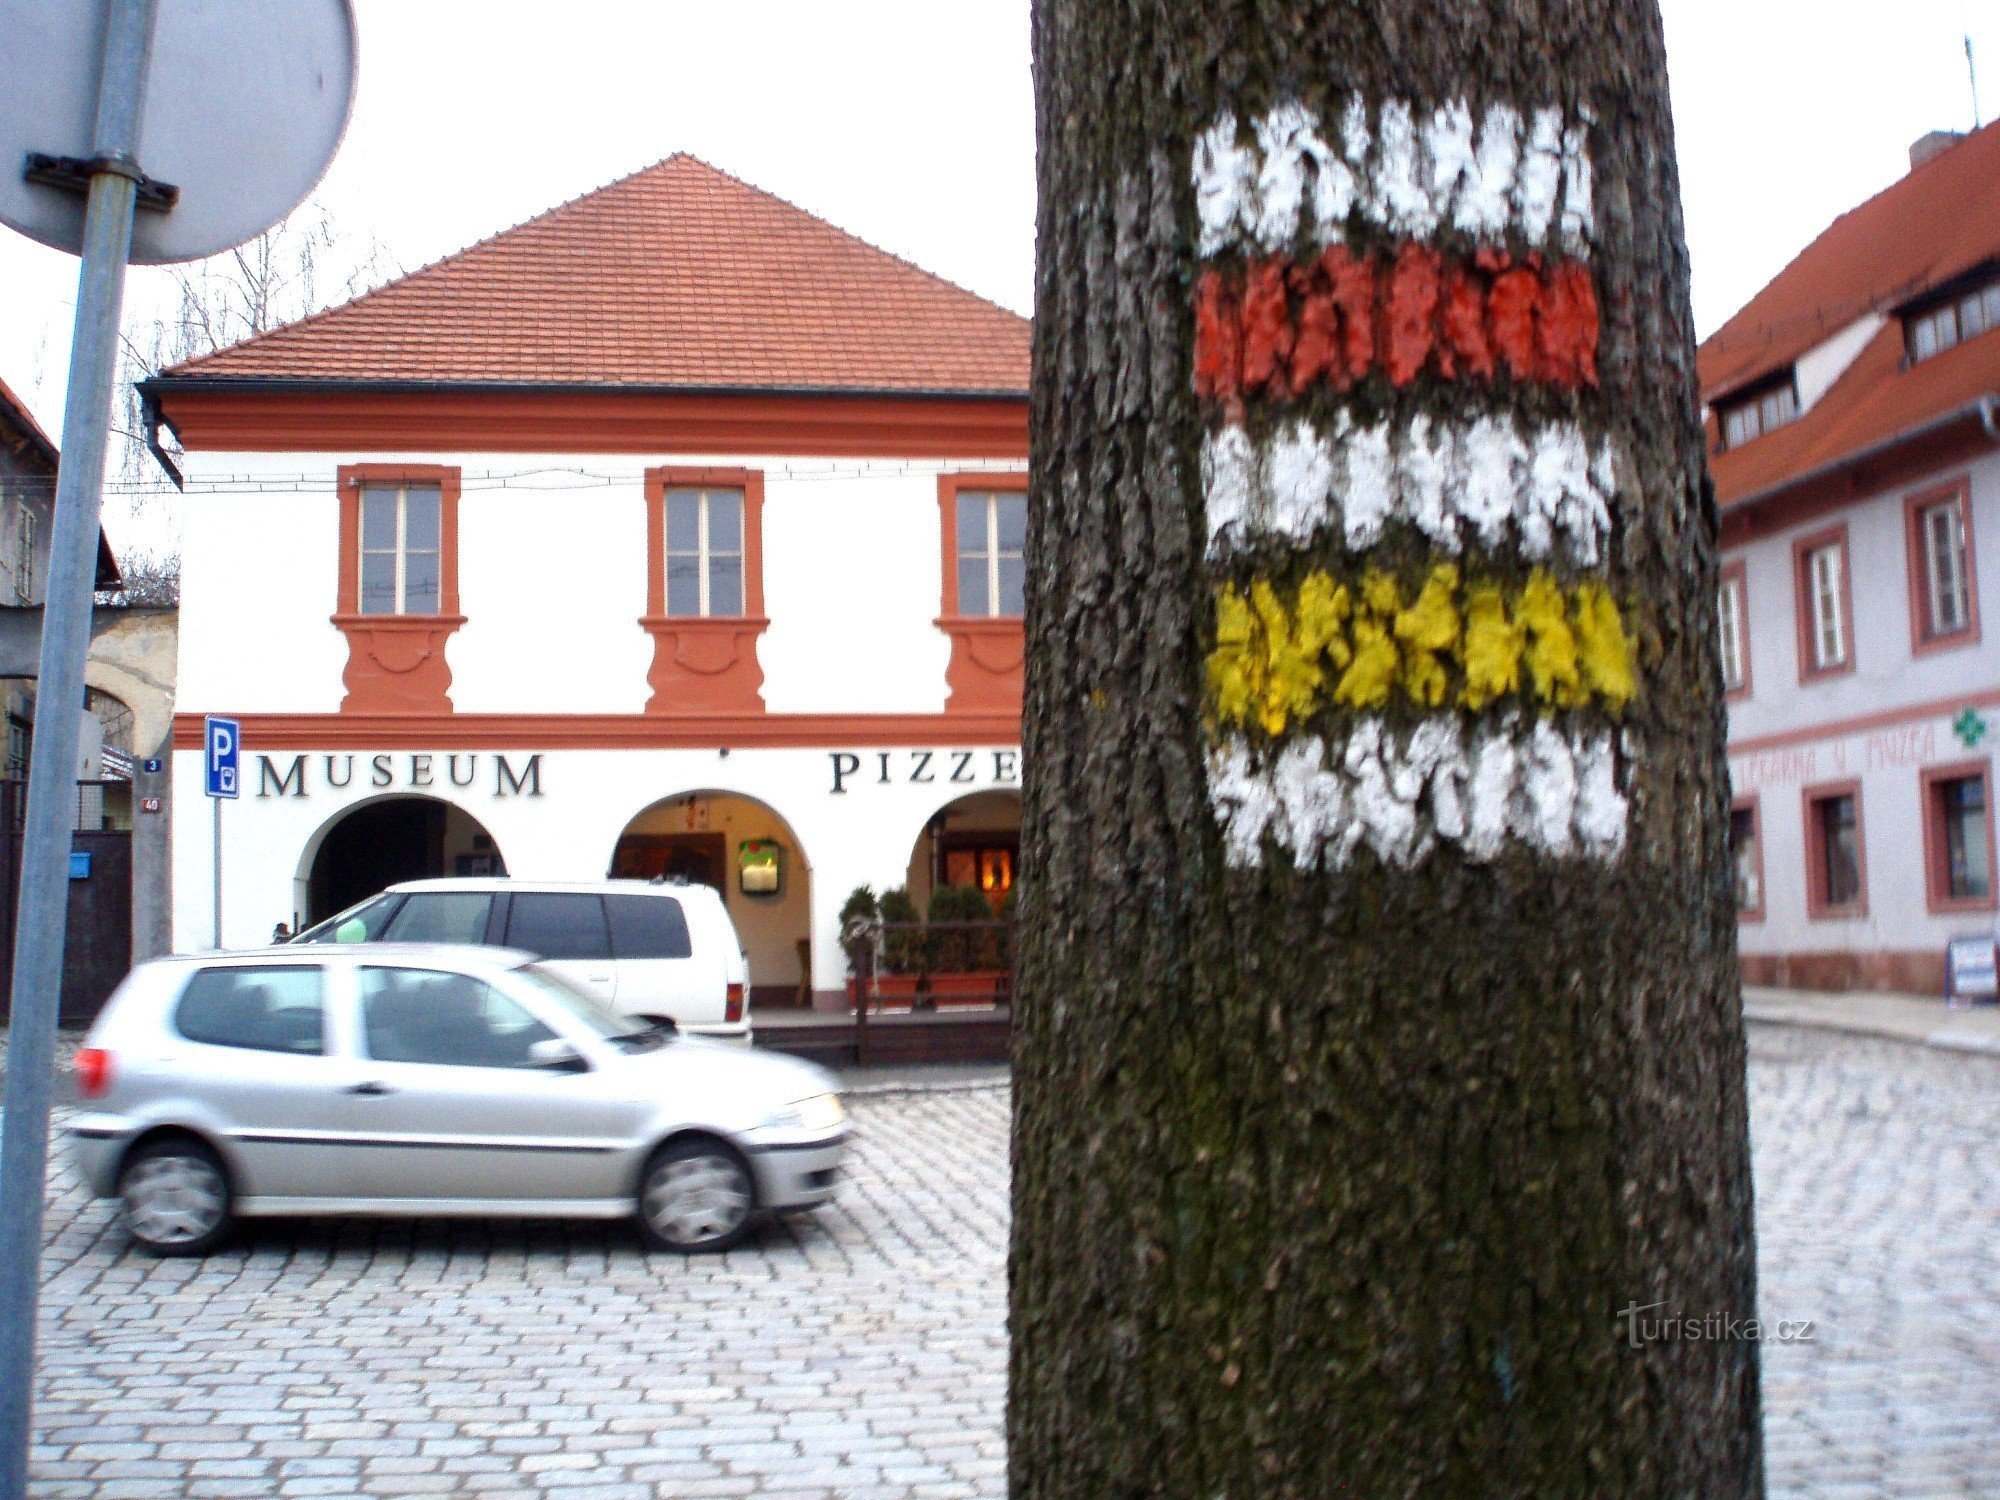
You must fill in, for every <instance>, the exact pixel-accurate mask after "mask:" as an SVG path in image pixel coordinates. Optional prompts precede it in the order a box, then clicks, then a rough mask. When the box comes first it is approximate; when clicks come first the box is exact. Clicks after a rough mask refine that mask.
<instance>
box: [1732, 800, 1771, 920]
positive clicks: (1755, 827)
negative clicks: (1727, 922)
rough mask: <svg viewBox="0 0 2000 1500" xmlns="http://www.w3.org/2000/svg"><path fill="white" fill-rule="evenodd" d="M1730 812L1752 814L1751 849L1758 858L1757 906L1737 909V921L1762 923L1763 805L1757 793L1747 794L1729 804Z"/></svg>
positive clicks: (1763, 891) (1756, 862) (1756, 860)
mask: <svg viewBox="0 0 2000 1500" xmlns="http://www.w3.org/2000/svg"><path fill="white" fill-rule="evenodd" d="M1729 810H1730V812H1731V813H1739V812H1748V813H1749V814H1750V847H1751V849H1752V851H1753V852H1754V854H1755V856H1756V858H1755V861H1754V863H1755V865H1756V870H1757V904H1756V905H1755V906H1739V907H1737V908H1736V920H1737V921H1739V922H1761V921H1763V920H1764V897H1765V889H1766V888H1765V885H1764V811H1763V805H1762V803H1761V802H1760V801H1759V800H1758V795H1757V793H1755V792H1745V793H1743V794H1742V795H1741V796H1740V797H1737V798H1736V799H1735V800H1734V801H1732V802H1731V803H1730V804H1729Z"/></svg>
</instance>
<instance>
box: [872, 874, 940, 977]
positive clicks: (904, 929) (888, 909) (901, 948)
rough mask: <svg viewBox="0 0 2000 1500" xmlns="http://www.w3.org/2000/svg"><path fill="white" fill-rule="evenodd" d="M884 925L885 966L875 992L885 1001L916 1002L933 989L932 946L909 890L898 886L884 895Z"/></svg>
mask: <svg viewBox="0 0 2000 1500" xmlns="http://www.w3.org/2000/svg"><path fill="white" fill-rule="evenodd" d="M877 906H878V910H879V911H880V913H881V917H882V923H883V933H882V967H881V971H880V972H879V973H878V974H876V976H875V993H876V994H877V995H879V996H881V997H882V998H883V999H885V1000H888V999H895V998H904V999H914V998H916V997H918V996H920V995H923V994H926V993H928V992H929V990H930V982H929V981H930V973H929V971H930V968H931V956H930V943H929V941H928V935H927V934H926V933H924V932H923V931H922V923H923V914H922V913H921V912H919V911H918V910H917V903H916V902H915V901H913V900H911V899H910V892H909V889H908V888H907V887H905V886H900V885H899V886H896V887H894V888H893V889H891V890H886V891H884V892H883V893H882V896H881V900H880V901H879V902H878V904H877Z"/></svg>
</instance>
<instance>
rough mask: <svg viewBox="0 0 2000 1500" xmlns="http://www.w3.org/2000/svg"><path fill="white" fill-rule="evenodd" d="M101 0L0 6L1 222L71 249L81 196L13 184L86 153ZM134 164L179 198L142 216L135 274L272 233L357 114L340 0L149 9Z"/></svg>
mask: <svg viewBox="0 0 2000 1500" xmlns="http://www.w3.org/2000/svg"><path fill="white" fill-rule="evenodd" d="M105 10H106V6H105V0H0V224H7V225H9V226H11V227H12V228H15V229H18V230H20V231H21V233H23V234H25V235H27V236H29V237H30V238H31V239H36V240H40V241H41V242H42V243H43V244H45V245H53V246H54V247H56V248H57V249H59V250H68V251H70V252H71V253H72V254H74V253H75V252H76V251H77V250H78V249H79V247H80V246H81V245H82V243H83V209H84V200H83V197H82V196H81V195H80V194H78V193H74V192H71V191H68V190H66V189H64V188H61V187H51V186H46V185H43V184H41V183H35V182H29V181H28V180H27V179H26V178H25V177H24V176H23V168H24V166H25V163H26V159H27V156H28V153H30V152H40V153H44V154H46V155H49V156H58V157H83V158H87V157H89V156H90V155H91V154H92V143H91V125H92V121H93V118H94V116H95V112H96V107H97V84H98V70H99V66H100V55H101V52H102V48H103V34H104V19H105ZM153 28H154V29H153V56H152V64H151V66H150V68H149V69H148V70H147V75H146V95H145V108H144V113H143V115H142V117H141V122H140V134H139V140H140V147H139V166H140V168H141V169H142V170H143V171H144V172H145V173H146V175H147V176H148V177H151V178H154V179H155V180H157V181H160V182H166V183H171V184H173V185H174V186H175V187H177V188H179V189H180V199H179V201H178V202H177V203H176V204H175V205H174V207H173V208H172V209H170V210H168V211H167V212H164V213H159V212H150V211H145V210H142V211H141V212H140V213H139V214H138V216H137V218H136V219H135V221H134V223H133V226H132V255H131V259H132V263H133V264H135V265H158V264H161V263H164V262H168V261H180V260H198V259H200V258H201V257H202V256H204V255H214V254H217V253H218V252H220V251H223V250H227V249H229V248H230V247H231V246H233V245H240V244H242V243H243V242H244V241H245V240H247V239H251V238H253V237H254V236H255V235H257V234H259V233H261V232H262V231H263V230H265V229H268V228H269V227H270V226H271V225H273V224H275V223H276V222H277V221H278V220H279V219H282V218H283V217H284V216H285V215H286V214H288V213H290V212H291V211H292V209H294V208H295V207H297V206H298V204H299V202H300V200H301V199H303V198H304V197H305V196H306V194H307V193H309V192H311V191H312V189H313V186H314V184H315V183H317V182H318V181H319V179H320V177H321V176H322V174H324V173H325V171H326V168H327V164H328V163H329V162H331V161H332V160H333V153H334V151H335V150H336V149H337V148H338V147H339V145H340V137H341V134H342V133H343V132H344V131H345V130H346V129H347V118H348V115H349V113H350V112H351V111H352V109H353V104H354V79H355V54H356V41H355V27H354V11H353V8H352V5H351V3H350V0H160V3H159V4H158V6H157V8H156V12H155V20H154V23H153Z"/></svg>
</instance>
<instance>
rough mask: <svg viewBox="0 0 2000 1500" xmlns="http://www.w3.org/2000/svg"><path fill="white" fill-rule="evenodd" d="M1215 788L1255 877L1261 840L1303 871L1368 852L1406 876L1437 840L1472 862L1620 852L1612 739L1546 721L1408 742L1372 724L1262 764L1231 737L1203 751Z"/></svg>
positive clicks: (1233, 842) (1431, 730) (1621, 817)
mask: <svg viewBox="0 0 2000 1500" xmlns="http://www.w3.org/2000/svg"><path fill="white" fill-rule="evenodd" d="M1208 785H1209V803H1210V805H1211V806H1212V807H1213V808H1214V810H1215V813H1216V816H1217V818H1218V819H1219V820H1220V822H1221V824H1222V830H1223V841H1224V845H1225V848H1226V852H1227V856H1228V860H1229V863H1230V864H1231V865H1232V866H1236V867H1238V868H1251V869H1254V868H1257V867H1260V866H1261V865H1262V864H1263V862H1264V856H1265V848H1266V844H1267V842H1269V843H1275V844H1276V845H1277V846H1278V847H1279V848H1281V849H1283V850H1286V851H1288V852H1289V853H1290V855H1291V860H1292V863H1293V864H1294V865H1296V866H1297V867H1298V868H1300V869H1311V868H1314V867H1316V866H1320V865H1325V866H1326V867H1327V868H1331V869H1339V868H1342V867H1344V866H1345V865H1346V864H1347V863H1348V861H1349V860H1350V859H1352V857H1353V855H1354V851H1355V850H1356V849H1358V848H1360V847H1361V846H1362V845H1363V844H1366V845H1367V846H1368V847H1369V848H1371V849H1373V850H1374V851H1375V853H1376V855H1377V856H1378V857H1379V858H1381V859H1382V860H1383V861H1384V862H1385V863H1387V864H1390V865H1394V866H1397V867H1400V868H1406V867H1408V866H1409V865H1412V864H1414V863H1415V862H1416V861H1418V860H1419V859H1422V858H1423V857H1424V856H1425V855H1426V854H1428V853H1430V852H1431V850H1432V849H1434V848H1435V847H1436V846H1437V845H1438V843H1439V842H1440V841H1442V842H1444V843H1446V844H1449V845H1451V846H1453V847H1455V848H1457V849H1458V850H1459V851H1460V852H1462V853H1463V854H1464V855H1465V857H1466V858H1467V859H1469V860H1472V861H1473V862H1475V863H1485V862H1487V861H1490V860H1492V859H1495V858H1497V857H1498V856H1499V854H1500V853H1501V852H1502V850H1503V849H1505V848H1506V846H1507V845H1508V843H1509V842H1510V841H1512V842H1519V843H1522V844H1526V845H1528V846H1530V847H1532V848H1533V849H1535V850H1537V851H1538V852H1540V853H1542V854H1545V855H1549V856H1552V857H1555V858H1566V857H1581V858H1585V859H1591V860H1597V861H1609V860H1612V859H1615V858H1616V857H1617V856H1618V854H1619V853H1620V851H1622V850H1623V848H1624V847H1625V826H1626V820H1627V813H1628V808H1627V803H1626V799H1625V795H1624V793H1623V792H1621V791H1620V790H1619V789H1618V779H1617V753H1616V750H1615V748H1614V745H1613V739H1612V732H1611V731H1610V730H1609V729H1594V730H1568V731H1565V730H1562V729H1558V728H1557V727H1556V726H1555V725H1554V724H1553V723H1551V722H1550V721H1548V720H1546V719H1537V720H1534V721H1533V722H1532V723H1527V724H1524V723H1522V722H1521V721H1520V720H1519V719H1518V718H1517V717H1515V716H1511V715H1510V716H1509V717H1508V718H1507V719H1506V720H1505V721H1503V722H1501V723H1500V724H1498V725H1496V726H1493V727H1490V728H1485V729H1478V730H1473V731H1471V732H1470V733H1468V732H1467V731H1466V730H1465V729H1464V728H1463V727H1462V726H1461V725H1460V724H1459V723H1458V721H1457V720H1455V719H1450V718H1445V717H1435V718H1430V719H1425V720H1423V721H1421V722H1420V723H1418V724H1417V725H1416V726H1415V727H1414V728H1412V729H1410V730H1408V731H1407V732H1403V731H1398V730H1396V729H1394V728H1392V727H1390V726H1389V725H1388V724H1387V723H1386V722H1385V721H1383V720H1381V719H1378V718H1372V717H1371V718H1364V719H1362V720H1360V721H1358V722H1357V723H1355V724H1354V725H1353V726H1352V727H1351V728H1350V729H1349V730H1348V731H1347V732H1346V735H1345V738H1343V739H1336V740H1332V741H1322V740H1320V739H1317V738H1311V737H1301V738H1298V739H1294V740H1292V741H1291V742H1290V743H1288V744H1286V745H1285V746H1284V748H1283V749H1282V750H1266V751H1263V752H1262V753H1261V754H1260V753H1259V752H1257V751H1255V750H1253V749H1252V748H1251V746H1250V745H1249V743H1248V742H1247V741H1245V740H1244V739H1242V738H1240V737H1231V738H1230V739H1228V740H1226V741H1225V742H1223V743H1222V744H1221V745H1219V746H1216V747H1214V748H1212V749H1211V750H1210V752H1209V766H1208Z"/></svg>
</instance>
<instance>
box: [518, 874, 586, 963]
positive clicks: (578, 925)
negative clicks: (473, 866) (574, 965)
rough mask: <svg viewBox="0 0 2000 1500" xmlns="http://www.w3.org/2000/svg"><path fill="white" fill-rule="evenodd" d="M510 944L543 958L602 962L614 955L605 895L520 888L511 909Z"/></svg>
mask: <svg viewBox="0 0 2000 1500" xmlns="http://www.w3.org/2000/svg"><path fill="white" fill-rule="evenodd" d="M507 946H508V947H509V948H519V949H521V950H523V951H524V952H528V953H533V954H537V955H539V956H540V957H542V958H553V959H576V960H581V961H585V962H602V961H603V960H605V959H608V958H610V957H611V938H610V934H609V933H607V932H606V931H605V928H604V901H603V898H602V897H599V896H585V895H578V894H572V893H569V892H554V891H517V892H516V893H515V895H514V899H513V902H512V904H511V905H510V906H509V907H508V910H507Z"/></svg>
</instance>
